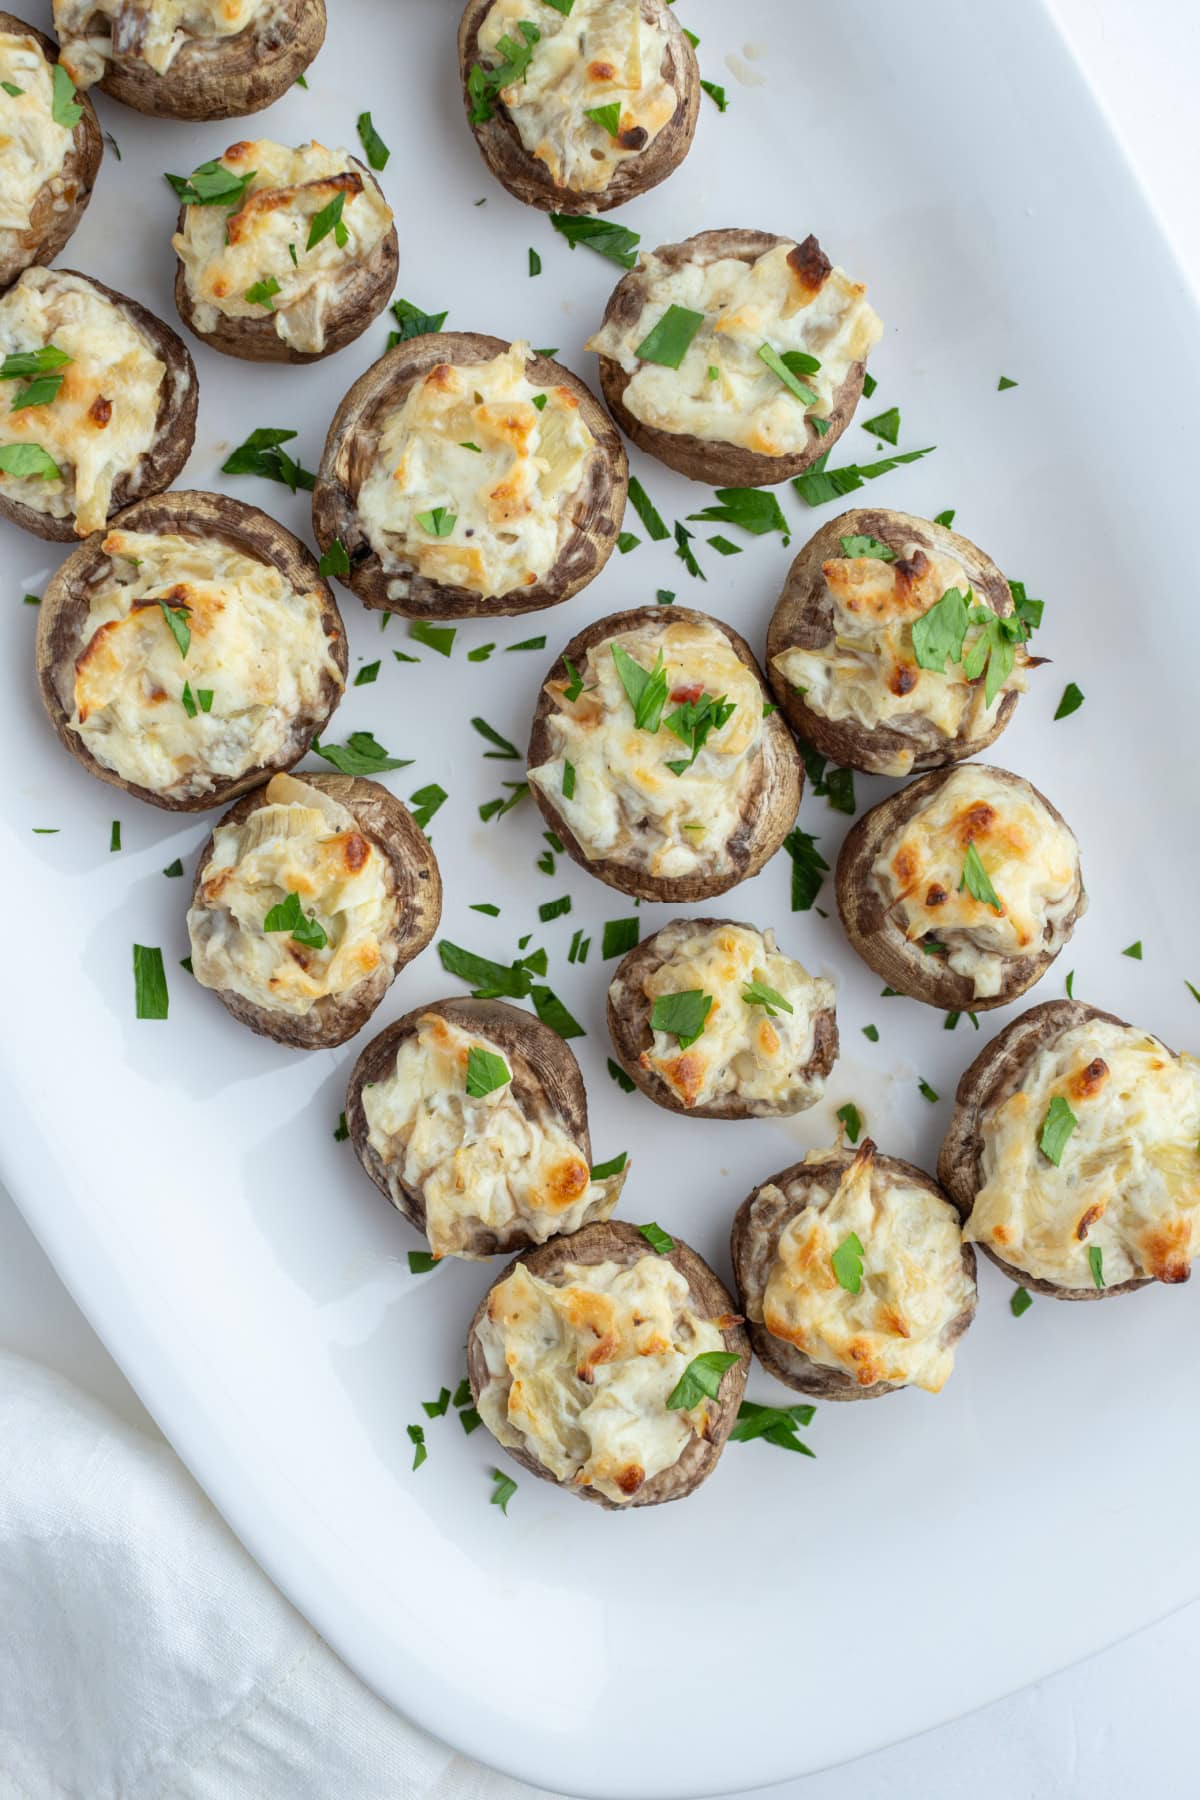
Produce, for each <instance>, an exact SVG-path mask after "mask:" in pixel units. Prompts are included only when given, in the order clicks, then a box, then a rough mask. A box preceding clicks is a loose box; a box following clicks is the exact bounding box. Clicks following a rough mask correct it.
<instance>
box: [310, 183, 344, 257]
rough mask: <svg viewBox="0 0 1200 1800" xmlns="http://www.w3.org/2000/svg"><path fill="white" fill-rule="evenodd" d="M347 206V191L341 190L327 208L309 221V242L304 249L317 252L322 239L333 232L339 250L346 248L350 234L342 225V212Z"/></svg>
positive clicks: (324, 207)
mask: <svg viewBox="0 0 1200 1800" xmlns="http://www.w3.org/2000/svg"><path fill="white" fill-rule="evenodd" d="M345 205H346V193H345V189H344V188H342V189H339V190H338V192H337V193H336V194H335V195H334V196H333V199H332V200H331V201H330V202H329V204H328V205H327V206H323V207H322V208H321V210H320V212H315V213H314V214H313V216H312V218H311V220H310V221H309V227H308V242H307V243H306V244H305V246H304V248H305V249H306V250H315V249H316V247H317V245H318V244H319V243H320V242H321V240H322V238H327V237H328V236H329V234H330V232H331V231H332V233H333V235H334V239H335V241H336V243H337V245H338V247H339V249H341V248H344V246H345V244H346V240H347V238H348V236H349V233H348V232H347V230H346V227H345V226H344V225H343V223H342V212H343V210H344V208H345Z"/></svg>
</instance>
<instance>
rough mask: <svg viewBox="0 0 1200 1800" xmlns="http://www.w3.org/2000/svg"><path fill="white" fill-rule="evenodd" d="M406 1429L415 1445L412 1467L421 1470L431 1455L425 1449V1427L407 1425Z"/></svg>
mask: <svg viewBox="0 0 1200 1800" xmlns="http://www.w3.org/2000/svg"><path fill="white" fill-rule="evenodd" d="M404 1429H405V1430H406V1431H407V1432H408V1435H409V1437H410V1438H411V1439H412V1442H413V1445H414V1449H413V1461H412V1466H413V1468H414V1469H419V1468H420V1466H421V1464H422V1463H423V1462H424V1461H425V1460H426V1458H427V1457H428V1455H429V1452H428V1450H426V1448H425V1427H424V1426H423V1425H406V1426H405V1428H404Z"/></svg>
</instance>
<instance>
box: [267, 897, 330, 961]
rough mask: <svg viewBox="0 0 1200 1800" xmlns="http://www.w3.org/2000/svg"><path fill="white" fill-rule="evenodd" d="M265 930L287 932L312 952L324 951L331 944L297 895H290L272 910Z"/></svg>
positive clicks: (322, 928)
mask: <svg viewBox="0 0 1200 1800" xmlns="http://www.w3.org/2000/svg"><path fill="white" fill-rule="evenodd" d="M263 930H264V931H286V932H287V934H288V936H289V937H291V938H293V939H294V940H295V941H296V943H297V944H306V945H308V947H309V948H310V949H312V950H323V949H324V948H325V946H326V944H327V943H328V942H329V939H328V937H327V936H326V935H325V929H324V927H323V926H322V925H321V924H320V923H319V921H318V920H317V919H316V918H314V917H313V915H312V914H311V913H308V914H306V913H305V911H304V908H303V906H302V905H301V903H300V896H299V894H297V893H289V894H288V896H287V898H286V900H280V901H279V902H278V903H277V904H276V905H275V906H272V907H271V908H270V910H269V911H268V913H267V916H266V918H265V919H264V920H263Z"/></svg>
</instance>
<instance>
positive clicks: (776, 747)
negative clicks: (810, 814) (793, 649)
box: [527, 606, 804, 906]
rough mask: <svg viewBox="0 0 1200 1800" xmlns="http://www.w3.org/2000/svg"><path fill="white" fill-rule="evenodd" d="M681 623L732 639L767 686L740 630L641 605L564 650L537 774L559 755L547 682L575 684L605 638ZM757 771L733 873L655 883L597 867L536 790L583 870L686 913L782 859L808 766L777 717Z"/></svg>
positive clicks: (544, 715)
mask: <svg viewBox="0 0 1200 1800" xmlns="http://www.w3.org/2000/svg"><path fill="white" fill-rule="evenodd" d="M680 619H684V620H687V621H688V622H689V623H699V624H705V625H712V626H715V628H716V629H717V630H718V631H720V632H722V633H723V634H724V635H725V637H727V638H728V639H729V642H730V644H731V645H732V646H733V648H734V650H735V651H736V652H737V654H738V656H739V657H740V658H741V660H742V662H744V663H745V665H746V667H747V668H748V669H753V670H754V673H755V674H756V675H757V676H758V679H759V681H760V683H761V682H763V673H762V670H761V669H760V668H759V666H758V663H757V662H756V660H755V657H754V652H753V651H752V650H751V648H750V646H749V644H748V643H747V642H746V640H745V638H744V637H742V636H741V635H740V633H738V632H736V631H735V630H734V629H733V627H732V625H726V624H725V623H724V622H723V621H722V620H721V619H714V618H712V617H711V615H710V614H708V613H702V612H695V611H693V610H692V609H691V608H689V607H683V606H637V607H633V608H632V609H631V610H630V611H629V612H620V613H609V614H608V615H607V616H606V617H605V618H603V619H597V620H596V622H595V623H594V624H592V625H589V626H587V627H586V629H585V630H583V631H581V632H580V633H579V634H578V636H576V637H573V638H572V639H571V642H570V643H569V644H567V645H565V646H564V648H563V651H562V654H561V655H560V656H559V657H558V659H557V661H556V662H555V663H554V664H553V665H552V667H551V668H550V669H548V670H547V672H546V677H545V681H544V682H543V684H542V690H541V693H540V695H539V697H538V704H537V710H536V711H535V713H534V715H533V728H532V731H531V733H530V738H529V751H528V757H527V760H528V763H529V767H530V768H531V769H536V768H537V767H538V766H539V765H540V764H541V763H544V762H548V761H549V760H550V758H551V756H552V755H553V750H552V746H551V739H550V719H551V717H552V716H553V715H554V713H555V712H556V711H557V710H558V709H557V707H556V706H555V704H554V702H553V700H552V699H551V698H550V696H549V694H548V693H547V692H546V682H550V681H559V680H561V681H566V680H568V679H569V671H568V669H567V666H566V661H565V659H566V658H568V657H569V658H570V660H571V661H572V662H573V663H574V664H575V666H576V668H582V666H583V662H584V659H585V657H586V656H587V653H588V651H589V650H590V649H592V648H593V646H594V645H596V644H600V643H603V641H604V639H605V638H609V637H613V636H615V635H616V634H617V633H618V632H622V631H632V630H635V629H636V628H637V627H638V626H640V625H658V626H660V627H661V628H662V629H663V630H665V629H666V628H667V626H668V625H670V624H671V623H672V621H677V620H680ZM763 686H764V691H763V701H764V703H766V701H767V694H766V689H765V683H764V684H763ZM757 765H758V766H757V768H756V770H755V773H754V777H753V779H752V780H751V781H750V782H749V784H748V785H747V789H746V792H745V794H744V795H743V797H742V822H741V825H740V826H739V828H738V831H737V832H736V833H735V835H734V837H733V838H732V839H731V840H730V843H729V846H728V850H729V859H730V863H731V865H732V866H731V867H730V868H728V869H724V870H721V871H718V872H717V873H715V874H712V875H708V876H705V875H696V874H693V875H684V876H677V877H674V878H672V877H669V876H655V875H649V874H647V873H646V871H645V870H643V869H639V868H636V867H634V866H633V865H631V864H627V863H622V862H620V861H619V860H618V859H617V858H616V857H611V856H610V857H600V858H598V859H595V860H589V858H588V857H587V855H586V853H585V852H584V849H583V847H582V845H581V844H580V843H579V840H578V839H577V838H576V837H575V835H574V833H573V832H572V831H571V828H570V826H569V825H568V824H567V822H566V820H565V819H563V818H562V816H561V815H560V814H559V812H558V811H557V809H556V808H555V807H554V805H553V804H552V803H551V801H550V800H549V799H547V797H546V795H545V794H543V793H542V791H541V789H540V788H538V787H536V786H535V787H533V788H532V790H531V791H532V793H533V797H534V799H535V800H536V801H537V803H538V806H539V807H540V808H541V811H542V815H543V817H544V818H545V820H546V823H547V824H548V825H549V826H551V827H552V828H553V830H554V831H556V832H557V833H558V836H559V837H560V838H561V839H562V842H563V847H564V849H565V850H566V851H567V853H568V855H570V856H571V857H573V859H574V860H575V861H576V862H577V863H578V864H579V866H580V868H582V869H586V870H587V871H588V873H589V874H590V875H595V876H596V877H597V878H598V879H599V880H600V881H603V882H607V884H608V886H609V887H614V888H619V889H620V891H621V892H622V893H623V894H633V895H635V896H636V897H637V898H638V899H642V900H661V901H662V902H663V903H664V904H665V905H669V906H674V905H680V906H683V905H687V904H689V903H690V902H692V901H695V900H711V899H713V898H715V896H716V895H718V894H724V893H727V892H728V891H729V889H730V888H732V887H736V886H737V884H738V882H739V881H747V880H748V879H749V878H750V876H751V875H757V874H758V871H759V870H760V869H761V868H762V867H763V865H764V864H765V863H767V862H769V860H770V859H771V857H772V856H774V854H775V852H776V851H777V850H778V849H779V846H780V845H781V844H782V843H783V840H784V838H785V837H786V836H787V834H788V832H789V831H790V830H791V828H792V826H793V825H794V824H795V821H796V814H797V812H798V811H799V810H800V793H801V789H802V788H803V785H804V764H803V763H802V761H801V760H800V754H799V752H798V751H797V749H796V746H795V744H794V743H793V741H792V735H791V732H790V731H789V730H788V728H787V726H786V725H785V724H784V722H783V720H782V719H781V718H780V716H779V714H778V713H777V712H775V713H772V714H771V715H770V717H769V718H767V719H766V720H764V722H763V735H762V742H761V748H760V750H759V752H758V756H757Z"/></svg>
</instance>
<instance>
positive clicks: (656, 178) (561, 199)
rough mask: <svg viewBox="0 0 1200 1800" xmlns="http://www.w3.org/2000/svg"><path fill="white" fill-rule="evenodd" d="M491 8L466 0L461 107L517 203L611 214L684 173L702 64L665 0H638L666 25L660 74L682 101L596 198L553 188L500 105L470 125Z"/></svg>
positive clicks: (488, 0)
mask: <svg viewBox="0 0 1200 1800" xmlns="http://www.w3.org/2000/svg"><path fill="white" fill-rule="evenodd" d="M494 4H495V0H468V3H467V7H466V11H465V12H464V13H463V16H462V22H461V23H460V25H459V28H458V61H459V69H460V72H461V75H462V91H463V103H464V105H465V107H466V109H467V119H468V122H469V123H470V125H471V130H472V132H473V133H474V136H475V142H476V143H477V144H478V146H479V150H480V154H481V155H482V157H483V160H484V162H485V163H486V164H487V166H488V168H489V169H490V170H491V171H492V174H493V175H494V176H495V177H496V179H497V181H499V182H500V183H501V184H502V185H503V186H504V187H506V188H507V189H508V191H509V193H510V194H512V195H513V197H514V198H515V199H517V200H522V201H524V203H525V205H526V206H536V207H540V209H541V210H542V211H543V212H559V213H599V212H608V211H610V210H611V208H612V207H614V206H624V205H625V203H626V201H628V200H636V198H637V197H638V195H639V194H645V193H648V192H649V190H650V189H651V188H653V187H657V186H658V184H659V182H660V181H665V180H666V178H667V176H668V175H670V174H672V173H673V171H674V170H675V169H677V168H678V167H679V165H680V163H681V162H682V161H683V159H684V157H685V156H686V155H687V153H688V151H689V150H690V149H691V147H692V140H693V138H694V137H695V135H696V123H697V120H698V119H699V116H700V66H699V64H698V62H697V60H696V52H695V50H694V49H693V48H692V43H691V39H690V38H689V37H688V35H687V33H686V32H685V31H684V30H683V28H682V26H681V25H680V24H679V21H678V20H677V19H676V17H675V14H674V13H673V12H672V10H671V8H670V7H669V6H668V5H667V4H666V0H641V7H642V14H643V17H645V18H646V19H648V20H652V21H654V22H655V23H657V24H659V25H661V26H663V28H664V29H665V30H666V31H667V32H668V33H669V43H668V45H667V49H666V53H665V56H664V59H663V69H664V73H665V74H666V77H667V79H668V81H669V82H670V85H671V86H672V87H673V88H674V90H675V92H676V94H677V95H678V97H679V105H678V107H677V108H676V110H675V115H674V117H673V118H672V119H671V121H670V123H669V124H668V125H665V126H664V127H663V129H662V131H660V132H659V134H658V136H657V137H656V138H655V139H654V142H653V143H652V144H650V145H649V146H648V147H647V148H646V149H645V150H644V151H643V152H642V154H641V155H640V156H633V157H630V158H629V159H628V160H627V161H626V162H623V163H622V164H621V165H620V166H619V168H618V169H617V170H616V172H615V174H614V175H613V178H612V180H611V181H610V182H609V184H608V186H607V187H606V188H604V189H602V190H601V191H600V192H599V193H597V194H584V193H580V192H579V191H577V190H576V189H574V188H570V187H556V186H555V185H554V182H553V181H552V180H551V178H550V175H549V172H548V171H547V169H546V165H545V164H544V163H542V162H539V161H538V159H537V158H536V157H534V156H531V155H530V154H529V152H528V150H526V148H525V146H524V144H523V143H522V142H521V136H520V133H519V132H518V130H517V128H516V126H515V125H514V124H513V122H512V119H511V117H510V116H509V113H508V110H507V108H506V107H505V106H504V105H503V104H502V103H501V102H499V101H497V102H496V103H495V105H494V107H493V112H492V117H491V118H490V119H485V120H482V121H480V122H479V123H478V124H477V123H475V122H474V121H473V120H471V111H472V108H473V105H474V102H473V101H472V99H471V95H470V92H469V90H468V87H467V81H468V78H469V76H470V73H471V69H472V67H473V66H474V65H475V64H476V63H477V62H482V60H483V58H482V57H481V55H480V51H479V33H480V31H481V29H482V27H483V25H484V23H485V21H486V19H487V16H488V14H489V13H490V12H491V10H492V7H493V6H494Z"/></svg>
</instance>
